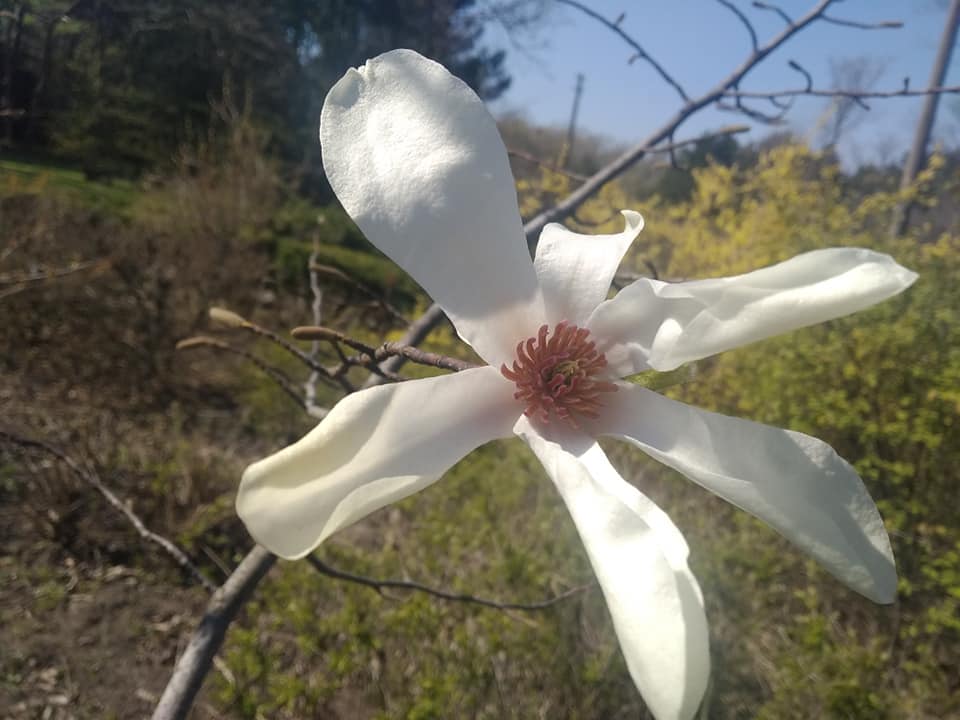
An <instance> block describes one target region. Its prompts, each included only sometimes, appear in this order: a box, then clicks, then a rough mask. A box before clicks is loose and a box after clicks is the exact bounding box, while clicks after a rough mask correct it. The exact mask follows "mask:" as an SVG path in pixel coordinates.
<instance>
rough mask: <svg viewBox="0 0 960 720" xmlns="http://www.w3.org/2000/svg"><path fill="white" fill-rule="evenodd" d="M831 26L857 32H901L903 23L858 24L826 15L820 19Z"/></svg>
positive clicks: (883, 21) (895, 21)
mask: <svg viewBox="0 0 960 720" xmlns="http://www.w3.org/2000/svg"><path fill="white" fill-rule="evenodd" d="M820 19H821V20H823V21H824V22H826V23H830V24H831V25H840V26H841V27H849V28H856V29H857V30H899V29H900V28H902V27H903V23H902V22H900V21H899V20H881V21H880V22H875V23H865V22H858V21H856V20H846V19H844V18H835V17H833V16H832V15H827V14H824V15H823V16H821V18H820Z"/></svg>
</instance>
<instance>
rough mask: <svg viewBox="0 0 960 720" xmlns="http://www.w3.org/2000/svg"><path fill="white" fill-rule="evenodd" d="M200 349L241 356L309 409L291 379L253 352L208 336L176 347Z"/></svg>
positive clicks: (189, 340)
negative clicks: (213, 349) (210, 349)
mask: <svg viewBox="0 0 960 720" xmlns="http://www.w3.org/2000/svg"><path fill="white" fill-rule="evenodd" d="M198 347H212V348H216V349H217V350H223V351H224V352H228V353H233V354H234V355H239V356H240V357H242V358H243V359H244V360H247V361H248V362H250V363H252V364H253V365H256V366H257V367H258V368H259V369H260V370H261V371H262V372H263V373H264V374H265V375H266V376H267V377H269V378H270V379H271V380H273V381H274V382H275V383H276V384H277V385H278V386H280V389H281V390H283V391H284V392H285V393H286V394H287V395H288V396H289V397H290V398H291V399H292V400H293V401H294V402H295V403H296V404H297V405H299V406H300V407H302V408H306V407H307V404H306V401H305V400H304V398H303V397H302V396H301V395H300V393H299V392H298V391H297V389H296V388H295V387H294V385H293V383H292V382H290V380H289V378H287V376H286V375H284V374H283V372H281V371H280V370H278V369H277V368H275V367H273V366H272V365H270V364H268V363H267V362H266V361H264V360H263V359H262V358H259V357H257V356H256V355H254V354H253V353H252V352H248V351H246V350H241V349H240V348H237V347H234V346H233V345H230V344H229V343H225V342H223V341H222V340H217V339H216V338H212V337H207V336H206V335H197V336H195V337H192V338H187V339H186V340H181V341H180V342H178V343H177V345H176V349H177V350H178V351H179V350H191V349H194V348H198Z"/></svg>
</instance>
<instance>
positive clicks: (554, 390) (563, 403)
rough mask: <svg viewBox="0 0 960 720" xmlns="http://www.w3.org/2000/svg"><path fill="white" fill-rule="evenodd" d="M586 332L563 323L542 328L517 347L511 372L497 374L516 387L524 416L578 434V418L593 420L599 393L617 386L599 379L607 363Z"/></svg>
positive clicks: (508, 369)
mask: <svg viewBox="0 0 960 720" xmlns="http://www.w3.org/2000/svg"><path fill="white" fill-rule="evenodd" d="M589 338H590V331H589V330H587V329H586V328H581V327H577V326H576V325H571V324H569V323H567V321H566V320H564V321H563V322H560V323H557V325H556V327H554V328H553V334H552V335H551V333H550V327H549V326H548V325H543V326H542V327H541V328H540V331H539V332H538V333H537V336H536V337H532V338H528V339H527V340H524V341H522V342H520V343H518V344H517V357H516V359H515V360H514V361H513V367H512V368H508V367H507V366H506V365H505V364H504V365H501V366H500V372H501V373H502V374H503V376H504V377H505V378H507V380H510V381H512V382H513V383H514V384H516V386H517V391H516V392H515V393H514V394H513V396H514V397H515V398H516V399H517V400H521V401H522V402H523V403H524V405H525V406H526V407H525V408H524V410H523V414H524V415H526V416H528V417H537V418H539V419H540V420H542V421H543V422H545V423H548V422H550V419H551V418H552V417H557V418H560V419H561V420H564V421H565V422H567V423H568V424H569V425H571V426H572V427H574V428H578V427H579V425H578V424H577V420H576V418H577V416H580V417H587V418H596V417H598V410H599V409H600V408H601V407H602V406H603V403H602V402H601V400H600V398H601V396H602V395H603V393H608V392H615V391H616V389H617V386H616V385H614V384H613V383H612V382H608V381H607V380H605V379H602V378H600V377H598V375H600V374H601V373H602V371H603V369H604V368H605V367H606V366H607V358H606V357H604V355H603V353H602V352H598V351H597V348H596V345H595V344H594V343H593V342H592V341H591V340H590V339H589Z"/></svg>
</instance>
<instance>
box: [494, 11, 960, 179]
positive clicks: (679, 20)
mask: <svg viewBox="0 0 960 720" xmlns="http://www.w3.org/2000/svg"><path fill="white" fill-rule="evenodd" d="M733 2H734V3H735V4H736V5H737V6H738V7H739V8H740V9H741V10H742V11H743V12H744V13H745V14H747V15H748V16H749V17H750V18H751V20H752V21H753V24H754V27H755V28H756V30H757V34H758V36H759V39H760V41H761V43H763V42H764V40H765V39H769V38H771V37H773V36H774V35H775V34H777V33H779V32H780V30H781V29H782V28H783V22H782V21H781V20H780V19H779V18H778V17H777V16H776V15H775V14H774V13H772V12H769V11H762V10H758V9H756V8H753V7H752V6H751V2H750V0H733ZM585 4H587V5H589V6H590V7H591V8H593V9H594V10H596V11H597V12H599V13H601V14H602V15H604V16H605V17H607V18H610V19H613V18H616V17H617V16H618V15H619V14H620V13H626V17H625V19H624V20H623V22H622V24H621V26H622V27H623V29H624V30H625V31H626V32H628V33H629V34H630V35H632V36H633V37H634V38H635V39H636V40H637V41H638V42H639V43H640V44H641V45H642V46H643V47H644V48H645V49H646V50H647V52H649V53H650V54H651V55H652V56H653V57H654V58H656V59H657V60H658V61H659V62H660V63H661V64H662V65H664V66H665V67H666V68H667V69H668V71H669V72H671V74H673V76H674V77H675V78H676V79H677V80H678V81H679V82H680V84H681V85H683V86H684V88H685V89H686V90H687V93H688V94H690V95H695V94H699V93H701V92H703V91H704V90H706V89H708V88H710V87H712V86H713V85H715V84H716V83H717V81H719V80H720V79H722V78H723V77H725V76H726V75H728V74H729V72H730V71H731V70H732V69H733V68H735V67H736V66H737V65H739V64H740V63H741V62H742V61H743V59H744V58H745V57H746V56H747V54H748V53H749V52H750V41H749V37H748V35H747V33H746V31H745V30H744V29H743V26H742V25H741V24H740V23H739V21H738V20H737V19H736V17H734V15H733V14H732V13H731V12H730V11H729V10H727V9H725V8H724V7H722V6H721V5H720V4H719V3H717V2H716V1H715V0H585ZM778 4H779V6H780V7H782V8H783V9H784V10H785V11H786V12H787V13H789V14H790V15H791V16H793V17H799V16H801V15H803V14H804V13H805V12H806V11H807V10H808V9H809V8H810V7H812V6H813V4H814V0H780V2H779V3H778ZM831 14H833V15H835V16H836V17H843V18H849V19H855V20H858V21H867V22H869V21H874V22H875V21H880V20H901V21H903V22H904V27H903V28H902V29H899V30H858V29H852V28H844V27H837V26H834V25H828V24H825V23H817V24H815V25H814V26H811V27H810V28H808V29H807V30H805V31H803V32H802V33H801V34H799V35H797V36H796V37H795V38H794V39H793V40H791V41H789V42H788V43H787V44H786V45H785V46H784V47H783V48H781V49H780V50H779V51H777V52H776V53H774V54H772V55H771V56H770V57H769V58H767V59H766V60H765V61H764V62H763V63H762V64H761V65H760V66H759V67H758V68H757V69H756V70H755V71H754V72H753V73H751V74H750V75H749V76H748V78H747V81H746V82H745V83H744V84H743V86H742V89H743V90H765V89H785V88H793V87H800V86H802V85H803V79H802V78H801V77H800V76H799V75H798V74H797V73H796V72H795V71H794V70H791V69H790V68H789V67H788V65H787V62H788V61H789V60H790V59H796V60H797V61H798V62H800V63H801V64H802V65H803V66H804V67H805V68H806V69H807V70H809V71H810V73H811V74H812V75H813V77H814V81H815V83H816V85H817V86H818V87H823V88H826V87H829V84H830V80H831V75H830V61H831V59H832V60H842V59H844V58H857V57H866V58H870V59H872V60H875V61H876V62H878V63H881V64H882V67H883V74H882V76H881V78H880V80H879V82H878V83H877V89H896V88H899V87H900V86H901V84H902V82H903V78H904V77H905V76H909V77H910V80H911V87H924V86H926V84H927V81H928V79H929V75H930V69H931V65H932V64H933V58H934V55H935V53H936V47H937V43H938V41H939V36H940V32H941V30H942V27H943V22H944V18H945V16H946V3H945V2H944V0H845V2H839V3H837V4H836V5H835V7H834V9H832V10H831ZM489 40H490V41H491V43H495V44H498V45H499V46H501V47H504V48H505V49H506V50H507V52H508V59H507V63H508V70H509V72H510V74H511V75H512V77H513V85H512V87H511V89H510V90H509V91H508V92H507V93H506V95H505V96H504V97H503V98H502V99H500V100H498V101H497V102H496V103H494V105H493V110H494V112H505V111H507V110H519V111H522V112H523V113H524V114H526V115H527V117H529V118H530V119H531V120H533V121H535V122H538V123H543V124H558V125H566V123H567V119H568V117H569V114H570V107H571V103H572V99H573V89H574V85H575V82H576V75H577V73H583V75H584V76H585V82H584V93H583V97H582V100H581V106H580V119H579V123H578V125H579V127H580V128H583V129H588V130H592V131H594V132H598V133H601V134H604V135H607V136H610V137H611V138H614V139H616V140H620V141H625V142H631V141H637V140H639V139H642V138H643V137H644V136H645V135H646V134H647V133H648V132H650V131H651V130H653V129H655V128H656V127H658V126H659V125H660V124H662V122H663V121H664V120H666V119H667V117H668V116H669V115H671V114H672V113H673V112H674V111H676V110H677V109H678V108H679V107H680V106H681V104H682V103H681V101H680V99H679V97H678V96H677V95H676V93H675V91H674V90H673V89H672V88H670V87H669V86H667V85H666V84H665V83H663V81H661V80H660V78H659V77H658V76H656V74H655V73H654V71H653V70H652V69H651V68H650V66H649V65H647V64H646V63H643V62H640V61H637V62H635V63H633V64H632V65H629V64H627V60H628V59H629V57H630V56H631V55H632V54H633V50H632V49H631V48H630V47H629V46H628V45H626V43H624V42H623V41H622V40H621V39H620V38H618V37H617V36H616V35H614V34H613V33H612V32H611V31H610V30H609V29H607V28H605V27H603V26H602V25H601V24H600V23H598V22H597V21H595V20H593V19H591V18H588V17H587V16H585V15H583V14H581V13H579V12H578V11H576V10H574V9H572V8H568V7H566V6H553V7H552V9H551V13H550V15H549V16H548V19H547V21H546V23H545V25H544V26H543V27H542V28H541V29H540V31H539V32H538V35H537V36H536V37H533V38H528V37H524V38H522V39H521V40H522V42H523V45H524V47H523V49H519V48H517V47H514V46H512V45H511V44H510V41H509V39H507V38H506V37H505V36H504V35H501V34H500V33H499V32H497V31H492V32H491V34H490V35H489ZM957 64H958V62H957V58H956V57H955V58H954V63H953V65H954V66H956V65H957ZM958 74H960V73H956V72H952V73H951V74H950V75H949V76H948V78H947V82H948V84H949V83H951V82H952V83H954V84H960V78H958V77H957V75H958ZM949 102H950V99H949V98H948V99H946V102H944V103H941V106H940V112H939V114H938V124H937V128H938V132H939V134H940V136H941V137H944V138H947V139H948V140H950V141H952V142H955V141H956V138H960V124H958V123H957V122H956V121H955V120H953V119H952V117H951V113H950V112H949V111H948V109H947V107H946V105H947V104H949ZM870 104H871V107H872V110H871V111H870V112H869V113H867V114H866V117H864V118H863V119H862V120H861V121H860V123H859V124H858V125H857V126H856V129H855V130H852V131H851V132H850V134H849V136H848V137H846V138H845V140H844V141H843V142H842V143H841V146H840V152H841V154H842V156H843V157H844V159H845V161H846V162H847V163H848V164H855V163H857V162H859V161H863V160H873V159H876V158H877V157H880V156H884V155H887V156H889V158H888V159H896V158H898V157H899V156H900V155H901V154H902V153H904V152H905V151H906V149H907V147H908V145H909V142H910V137H911V133H912V130H913V127H914V125H915V121H916V118H917V116H918V114H919V107H920V101H919V100H917V99H907V98H896V99H891V100H874V101H871V103H870ZM766 107H767V108H769V107H770V106H769V104H767V105H766ZM825 107H826V103H825V101H823V100H817V99H813V98H801V99H799V100H798V101H797V103H796V104H795V106H794V109H793V110H792V111H791V112H790V114H789V115H788V126H789V128H790V129H792V130H794V131H795V132H797V133H798V134H800V135H801V136H809V135H810V134H811V132H812V130H813V128H814V127H815V126H816V124H817V120H818V118H819V117H820V116H821V114H822V113H823V111H824V109H825ZM741 122H746V121H745V120H743V119H742V118H741V117H739V116H736V115H732V114H729V113H724V112H719V111H714V110H712V109H711V110H705V111H702V112H701V113H699V114H698V115H697V116H696V117H695V118H692V119H691V120H689V121H688V122H687V123H686V124H685V125H684V126H683V127H682V128H681V130H680V132H679V133H678V138H681V137H688V136H694V135H697V134H699V133H701V132H703V131H705V130H708V129H710V128H717V127H720V126H723V125H729V124H732V123H741ZM766 132H769V129H767V128H763V127H758V128H756V129H754V130H753V131H752V132H751V133H750V135H747V136H741V137H742V138H752V139H756V138H759V137H761V136H762V135H763V134H764V133H766Z"/></svg>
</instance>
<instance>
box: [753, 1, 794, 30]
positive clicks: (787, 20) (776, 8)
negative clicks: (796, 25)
mask: <svg viewBox="0 0 960 720" xmlns="http://www.w3.org/2000/svg"><path fill="white" fill-rule="evenodd" d="M753 6H754V7H755V8H757V9H758V10H770V11H771V12H775V13H776V14H777V15H779V16H780V17H781V19H782V20H783V21H784V22H785V23H786V24H787V25H793V20H792V19H791V18H790V16H789V15H787V13H786V12H784V10H783V8H781V7H780V6H779V5H774V4H773V3H767V2H760V0H753Z"/></svg>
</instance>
